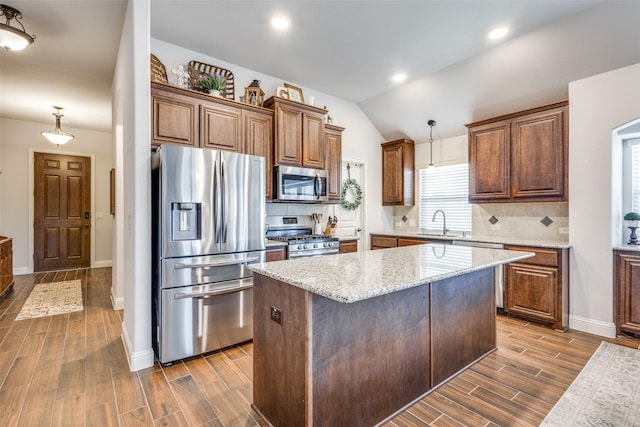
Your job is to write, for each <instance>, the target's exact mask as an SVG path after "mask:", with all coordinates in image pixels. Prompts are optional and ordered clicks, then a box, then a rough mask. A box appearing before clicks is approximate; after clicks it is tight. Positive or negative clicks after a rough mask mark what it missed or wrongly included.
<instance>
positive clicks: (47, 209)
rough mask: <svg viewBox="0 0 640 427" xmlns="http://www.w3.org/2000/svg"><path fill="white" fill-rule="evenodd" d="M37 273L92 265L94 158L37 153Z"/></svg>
mask: <svg viewBox="0 0 640 427" xmlns="http://www.w3.org/2000/svg"><path fill="white" fill-rule="evenodd" d="M33 178H34V186H33V191H34V192H33V200H34V205H33V206H34V209H33V229H34V236H33V242H34V250H33V265H34V271H50V270H64V269H71V268H82V267H89V266H90V259H91V159H90V158H89V157H83V156H75V155H68V154H53V153H40V152H35V153H34V175H33Z"/></svg>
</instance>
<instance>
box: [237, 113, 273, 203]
mask: <svg viewBox="0 0 640 427" xmlns="http://www.w3.org/2000/svg"><path fill="white" fill-rule="evenodd" d="M242 120H243V123H244V129H243V136H244V142H245V149H244V151H245V153H247V154H252V155H254V156H262V157H264V158H265V160H266V161H265V172H266V196H267V199H271V197H272V193H273V137H272V135H273V134H272V133H271V129H272V127H273V113H272V112H271V111H268V112H263V111H249V110H246V111H243V114H242Z"/></svg>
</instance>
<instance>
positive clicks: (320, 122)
mask: <svg viewBox="0 0 640 427" xmlns="http://www.w3.org/2000/svg"><path fill="white" fill-rule="evenodd" d="M264 106H265V107H266V108H271V109H273V111H274V124H273V129H274V131H273V138H274V147H275V150H274V162H275V164H276V165H278V164H289V165H295V166H304V167H309V168H316V169H324V168H325V134H324V132H325V130H324V116H325V113H326V112H327V111H326V110H324V109H322V108H317V107H313V106H311V105H306V104H302V103H299V102H295V101H291V100H288V99H284V98H276V97H271V98H269V99H267V100H266V101H265V102H264Z"/></svg>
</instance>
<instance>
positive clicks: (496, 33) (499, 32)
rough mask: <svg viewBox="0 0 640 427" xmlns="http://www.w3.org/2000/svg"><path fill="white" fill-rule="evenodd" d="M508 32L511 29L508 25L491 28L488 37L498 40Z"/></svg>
mask: <svg viewBox="0 0 640 427" xmlns="http://www.w3.org/2000/svg"><path fill="white" fill-rule="evenodd" d="M508 32H509V29H508V28H507V27H499V28H496V29H494V30H491V31H490V32H489V34H488V35H487V37H489V38H490V39H491V40H498V39H501V38H503V37H504V36H506V35H507V33H508Z"/></svg>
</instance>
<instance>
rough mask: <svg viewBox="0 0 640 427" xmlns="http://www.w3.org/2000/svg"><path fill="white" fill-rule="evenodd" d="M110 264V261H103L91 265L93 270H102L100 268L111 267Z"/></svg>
mask: <svg viewBox="0 0 640 427" xmlns="http://www.w3.org/2000/svg"><path fill="white" fill-rule="evenodd" d="M112 264H113V263H112V262H111V260H110V259H107V260H104V261H96V262H94V263H93V268H102V267H112Z"/></svg>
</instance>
